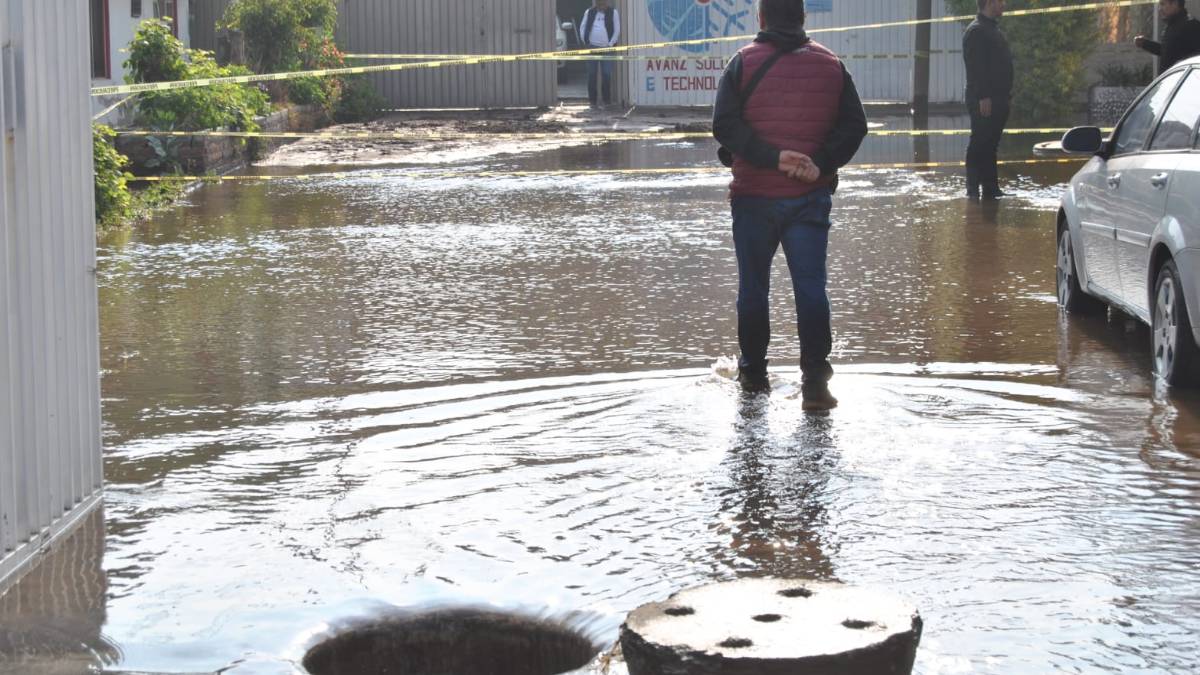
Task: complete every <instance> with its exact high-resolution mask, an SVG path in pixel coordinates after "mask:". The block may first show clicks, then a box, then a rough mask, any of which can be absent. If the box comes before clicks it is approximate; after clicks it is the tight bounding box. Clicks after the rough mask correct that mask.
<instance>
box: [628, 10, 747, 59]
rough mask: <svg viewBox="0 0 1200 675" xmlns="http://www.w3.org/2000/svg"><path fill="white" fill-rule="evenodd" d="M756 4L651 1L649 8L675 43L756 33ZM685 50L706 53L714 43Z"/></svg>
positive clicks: (666, 37)
mask: <svg viewBox="0 0 1200 675" xmlns="http://www.w3.org/2000/svg"><path fill="white" fill-rule="evenodd" d="M754 4H755V3H754V0H649V1H648V2H647V3H646V9H647V11H649V12H650V21H651V22H653V24H654V28H655V29H656V30H658V33H659V35H661V36H662V37H663V39H664V40H668V41H671V42H675V41H678V40H700V39H704V38H714V37H726V36H729V35H745V34H747V33H754V32H756V31H757V30H758V17H757V15H756V14H755V7H754ZM681 49H683V50H684V51H688V52H693V53H697V54H702V53H705V52H708V51H710V50H711V49H712V45H711V44H699V45H686V46H683V47H681Z"/></svg>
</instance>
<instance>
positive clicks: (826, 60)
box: [729, 40, 844, 199]
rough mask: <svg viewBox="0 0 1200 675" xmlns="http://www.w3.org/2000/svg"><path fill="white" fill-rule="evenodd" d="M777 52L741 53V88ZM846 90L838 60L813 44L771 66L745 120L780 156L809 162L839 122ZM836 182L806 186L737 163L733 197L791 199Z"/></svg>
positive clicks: (767, 47) (750, 49)
mask: <svg viewBox="0 0 1200 675" xmlns="http://www.w3.org/2000/svg"><path fill="white" fill-rule="evenodd" d="M774 52H775V47H774V46H773V45H771V44H770V43H766V42H755V43H753V44H751V45H748V46H746V47H743V48H742V50H741V52H740V54H741V55H742V86H743V87H745V86H746V84H748V83H749V82H750V80H751V79H752V78H753V77H754V73H755V71H757V70H758V68H759V67H760V66H762V64H763V62H764V61H766V60H767V59H768V58H769V57H770V56H771V54H773V53H774ZM843 84H844V81H843V79H842V65H841V62H840V61H839V60H838V58H837V56H836V55H835V54H834V53H833V52H831V51H829V50H828V49H826V48H825V47H824V46H822V45H820V44H817V43H816V42H813V41H811V40H810V41H809V42H807V43H806V44H805V45H804V46H803V47H801V48H800V49H798V50H796V51H795V52H792V53H790V54H785V55H784V56H783V57H782V58H780V59H779V61H777V62H776V63H775V65H773V66H771V69H770V70H769V71H767V74H766V75H765V76H764V77H763V79H762V80H761V81H760V82H759V83H758V88H757V89H755V90H754V93H753V94H752V95H751V96H750V100H749V101H747V102H746V106H745V108H743V110H742V118H743V119H745V120H746V122H747V123H749V124H750V126H751V127H752V128H753V129H754V131H755V133H757V134H758V135H759V137H760V138H762V139H763V140H765V141H766V142H768V143H770V144H772V145H774V146H775V147H777V148H779V149H780V150H796V151H798V152H802V153H804V154H806V155H808V156H810V157H811V156H812V155H813V153H815V152H816V151H817V150H818V149H819V148H820V147H821V145H822V144H823V143H824V142H825V137H826V136H827V135H828V134H829V132H830V131H831V130H832V129H833V126H834V123H835V122H836V121H837V113H838V104H839V102H840V100H841V97H842V86H843ZM832 180H833V177H832V176H825V177H822V178H821V179H820V180H818V181H817V182H815V183H802V182H800V181H797V180H793V179H791V178H788V177H787V176H786V175H784V174H782V173H780V172H779V171H778V170H777V169H775V168H771V169H760V168H758V167H756V166H754V165H753V164H751V163H750V162H747V161H746V160H745V159H743V158H741V157H735V158H734V162H733V182H732V183H730V185H729V192H730V194H731V195H733V196H734V197H770V198H772V199H789V198H793V197H803V196H804V195H806V194H808V193H809V192H812V191H813V190H815V189H817V188H819V187H827V186H828V185H829V184H830V183H831V182H832Z"/></svg>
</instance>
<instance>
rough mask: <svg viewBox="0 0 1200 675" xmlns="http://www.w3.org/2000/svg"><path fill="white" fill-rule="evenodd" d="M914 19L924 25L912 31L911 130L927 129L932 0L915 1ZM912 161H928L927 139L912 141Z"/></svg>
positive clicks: (921, 138)
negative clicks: (913, 36)
mask: <svg viewBox="0 0 1200 675" xmlns="http://www.w3.org/2000/svg"><path fill="white" fill-rule="evenodd" d="M916 2H917V6H916V17H915V18H916V19H917V20H920V21H925V22H926V23H920V24H917V26H916V27H915V28H914V29H913V30H914V35H915V40H914V42H913V50H914V51H913V91H912V113H913V128H914V129H928V128H929V60H930V53H929V52H930V47H931V45H932V41H933V40H932V28H931V25H930V24H929V23H928V20H929V19H931V18H933V0H916ZM913 161H915V162H928V161H929V137H928V136H917V137H915V139H914V140H913Z"/></svg>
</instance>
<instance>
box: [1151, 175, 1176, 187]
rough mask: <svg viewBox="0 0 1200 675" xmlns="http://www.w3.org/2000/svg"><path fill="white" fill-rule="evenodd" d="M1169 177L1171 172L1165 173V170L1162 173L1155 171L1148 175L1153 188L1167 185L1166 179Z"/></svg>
mask: <svg viewBox="0 0 1200 675" xmlns="http://www.w3.org/2000/svg"><path fill="white" fill-rule="evenodd" d="M1170 178H1171V174H1169V173H1167V172H1166V171H1164V172H1162V173H1156V174H1154V175H1153V176H1151V177H1150V184H1151V185H1153V186H1154V187H1155V188H1157V189H1159V190H1161V189H1163V188H1165V187H1167V180H1168V179H1170Z"/></svg>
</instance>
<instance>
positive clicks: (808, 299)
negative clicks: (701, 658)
mask: <svg viewBox="0 0 1200 675" xmlns="http://www.w3.org/2000/svg"><path fill="white" fill-rule="evenodd" d="M804 18H805V17H804V0H761V2H760V5H759V25H760V26H761V28H762V32H760V33H759V34H758V37H756V38H755V39H754V42H752V43H751V44H749V45H747V46H745V47H743V48H742V49H741V50H740V51H739V52H738V53H737V55H736V56H734V57H733V59H732V60H731V61H730V62H729V65H728V66H727V67H726V69H725V74H724V76H723V77H722V78H721V83H720V85H719V87H718V89H717V102H716V107H715V109H714V111H713V135H714V136H715V137H716V139H717V140H718V141H719V142H720V143H721V145H722V146H723V147H725V148H727V149H728V150H729V151H730V152H732V154H733V182H732V183H731V184H730V186H729V193H730V202H731V206H732V211H733V244H734V249H735V251H736V253H737V263H738V296H737V314H738V344H739V346H740V347H741V358H740V360H739V361H738V382H739V383H740V384H741V385H742V387H743V389H745V390H746V391H752V392H753V391H765V390H769V389H770V383H769V381H768V379H767V345H768V344H769V343H770V341H771V325H770V307H769V303H768V302H767V298H768V293H769V290H770V282H771V261H772V259H773V258H774V257H775V252H776V251H777V250H778V249H779V247H780V245H782V246H783V252H784V255H785V256H786V258H787V263H788V270H789V271H790V272H791V277H792V291H793V294H794V296H795V301H796V315H797V317H796V318H797V323H798V328H799V333H800V371H801V374H802V376H803V384H802V386H801V391H802V393H803V395H804V409H805V410H808V411H821V410H829V409H831V408H834V407H835V406H837V399H836V398H834V397H833V395H832V394H831V393H830V392H829V379H830V378H831V377H833V367H832V366H831V365H830V363H829V353H830V351H831V350H832V345H833V337H832V330H831V328H830V309H829V296H828V295H827V294H826V289H825V283H826V274H825V258H826V251H827V249H828V244H829V227H830V220H829V213H830V209H831V207H832V195H833V191H834V188H835V187H836V185H837V171H838V169H840V168H841V167H843V166H845V165H846V164H847V163H848V162H849V161H850V160H851V159H852V158H853V157H854V153H856V152H858V147H859V145H861V144H862V140H863V138H864V137H865V136H866V135H867V116H866V113H865V112H864V111H863V107H862V102H861V101H860V100H859V97H858V90H857V89H855V87H854V81H853V80H852V79H851V78H850V73H849V72H847V71H846V68H845V66H844V65H843V64H842V62H841V60H840V59H838V57H837V56H836V55H834V53H833V52H831V51H829V50H828V49H826V48H825V47H823V46H821V45H820V44H817V43H816V42H814V41H812V40H810V39H809V38H808V36H807V35H805V33H804ZM747 92H749V94H750V95H749V96H746V93H747Z"/></svg>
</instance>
